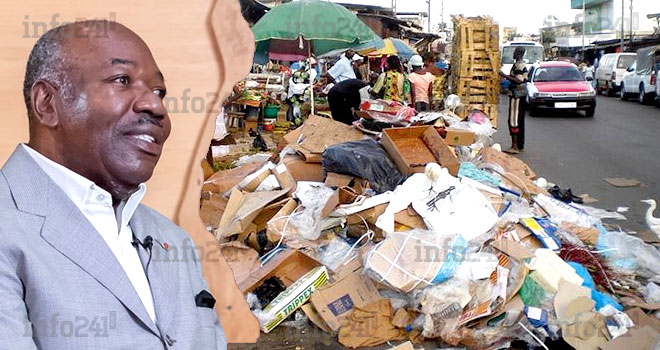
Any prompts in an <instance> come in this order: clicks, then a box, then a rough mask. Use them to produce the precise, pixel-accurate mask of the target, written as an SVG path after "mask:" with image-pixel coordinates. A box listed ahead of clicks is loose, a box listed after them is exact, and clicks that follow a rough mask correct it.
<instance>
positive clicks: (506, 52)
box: [502, 45, 543, 64]
mask: <svg viewBox="0 0 660 350" xmlns="http://www.w3.org/2000/svg"><path fill="white" fill-rule="evenodd" d="M519 46H521V47H524V48H525V56H523V60H527V62H528V63H534V62H536V61H543V48H542V47H538V46H532V45H519ZM515 49H516V46H505V47H503V48H502V64H514V63H515V61H514V60H513V51H514V50H515Z"/></svg>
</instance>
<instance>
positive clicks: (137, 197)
mask: <svg viewBox="0 0 660 350" xmlns="http://www.w3.org/2000/svg"><path fill="white" fill-rule="evenodd" d="M21 147H23V149H25V150H26V151H27V153H28V154H29V155H30V156H31V157H32V158H33V159H34V160H35V162H37V164H38V165H39V167H40V168H41V170H43V171H44V172H45V173H46V175H48V177H50V178H51V180H53V182H55V184H56V185H57V186H59V187H60V188H61V189H62V191H64V193H65V194H66V195H67V197H69V199H71V201H73V203H74V204H75V205H76V206H77V207H78V208H79V209H81V211H82V210H83V208H89V207H91V206H106V207H111V208H112V195H110V193H108V191H106V190H104V189H103V188H101V187H99V186H97V185H96V184H95V183H94V182H92V181H90V180H89V179H87V178H85V177H84V176H82V175H80V174H78V173H76V172H74V171H72V170H71V169H69V168H67V167H65V166H63V165H61V164H58V163H56V162H54V161H52V160H50V159H48V158H46V157H45V156H44V155H42V154H41V153H39V152H37V151H36V150H34V149H32V148H31V147H30V146H28V145H26V144H21ZM146 190H147V189H146V185H145V184H140V185H139V187H138V190H137V191H135V192H134V193H133V194H132V195H131V196H130V197H129V198H128V200H126V201H122V203H120V204H119V206H118V207H117V214H116V216H117V221H118V224H119V225H120V228H121V227H123V226H126V225H128V222H129V221H130V220H131V218H132V217H133V214H134V213H135V211H136V210H137V208H138V206H139V204H140V202H141V201H142V198H143V197H144V195H145V193H146Z"/></svg>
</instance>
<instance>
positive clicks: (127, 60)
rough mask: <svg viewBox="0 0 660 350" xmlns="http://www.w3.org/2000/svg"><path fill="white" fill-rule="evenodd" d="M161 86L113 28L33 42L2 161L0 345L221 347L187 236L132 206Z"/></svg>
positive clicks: (145, 170) (163, 127) (153, 157)
mask: <svg viewBox="0 0 660 350" xmlns="http://www.w3.org/2000/svg"><path fill="white" fill-rule="evenodd" d="M71 33H75V35H72V34H71ZM165 91H166V88H165V81H164V77H163V74H162V73H161V72H160V70H159V69H158V66H157V65H156V62H155V61H154V58H153V57H152V55H151V52H150V51H149V48H148V47H147V45H146V44H145V43H144V41H142V39H141V38H140V37H139V36H138V35H137V34H135V33H133V32H132V31H130V30H129V29H127V28H126V27H124V26H122V25H120V24H117V23H111V24H109V25H108V23H106V22H102V21H86V22H77V23H74V24H70V25H67V26H60V27H57V28H54V29H52V30H50V31H48V32H47V33H45V34H44V35H43V36H42V37H41V38H40V39H39V40H38V41H37V43H36V44H35V46H34V47H33V49H32V52H31V53H30V57H29V59H28V63H27V68H26V74H25V80H24V85H23V95H24V98H25V104H26V107H27V114H28V120H29V126H30V140H29V142H28V144H21V145H19V146H18V147H17V149H16V151H15V152H14V153H13V154H12V156H11V157H10V158H9V160H8V161H7V163H5V165H4V166H3V167H2V169H1V170H0V241H2V244H1V245H0V310H2V312H0V339H2V345H0V348H7V349H43V350H60V349H61V350H65V349H179V348H180V349H225V348H226V340H225V336H224V333H223V331H222V328H221V327H220V324H219V322H218V319H217V317H216V315H215V312H214V310H213V307H214V305H215V299H214V297H213V296H212V295H211V294H210V293H209V292H208V289H209V288H208V286H207V284H206V282H205V281H204V279H203V278H202V275H201V266H200V262H199V258H198V257H197V255H196V252H195V249H194V244H193V243H192V239H191V238H190V237H189V236H188V235H187V234H186V233H185V232H183V231H182V230H181V229H180V228H178V227H177V226H175V225H174V224H173V223H172V222H170V221H169V220H167V219H166V218H165V217H163V216H162V215H160V214H158V213H156V212H155V211H153V210H152V209H149V208H147V207H145V206H143V205H141V204H140V201H141V200H142V198H143V196H144V194H145V191H146V186H145V185H144V182H146V181H147V180H148V179H149V178H150V177H151V176H152V174H153V171H154V168H155V166H156V164H157V163H158V160H159V158H160V155H161V152H162V150H163V144H164V142H165V141H166V140H167V138H168V136H169V134H170V131H171V123H170V119H169V116H168V114H167V110H166V109H165V106H164V104H163V97H164V96H165Z"/></svg>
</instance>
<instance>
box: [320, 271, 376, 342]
mask: <svg viewBox="0 0 660 350" xmlns="http://www.w3.org/2000/svg"><path fill="white" fill-rule="evenodd" d="M378 299H380V294H379V293H378V290H377V289H376V286H374V284H373V282H371V280H369V279H368V278H366V277H365V276H363V275H362V274H361V269H360V268H358V269H357V270H355V271H353V272H352V273H350V274H349V275H348V276H346V277H344V278H343V279H341V280H339V281H337V282H335V283H333V284H331V285H329V286H326V287H324V288H321V289H319V290H317V291H316V292H314V294H312V298H311V302H312V305H314V308H315V309H316V310H317V311H318V313H319V315H320V316H321V318H322V319H323V321H325V323H326V324H327V325H328V327H330V329H332V330H333V331H337V330H339V328H340V327H341V326H342V321H343V320H344V319H345V318H346V317H347V316H348V315H350V314H351V313H353V309H354V308H355V307H364V306H367V305H369V304H371V303H372V302H374V301H376V300H378Z"/></svg>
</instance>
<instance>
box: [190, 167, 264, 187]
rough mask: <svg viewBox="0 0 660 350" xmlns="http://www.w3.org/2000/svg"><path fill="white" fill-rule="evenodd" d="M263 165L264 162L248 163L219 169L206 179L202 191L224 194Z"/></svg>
mask: <svg viewBox="0 0 660 350" xmlns="http://www.w3.org/2000/svg"><path fill="white" fill-rule="evenodd" d="M262 166H263V164H255V163H248V164H245V165H242V166H240V167H238V168H234V169H229V170H221V171H218V172H217V173H215V174H213V175H211V177H209V178H208V179H206V181H204V185H202V192H212V193H220V194H223V193H225V192H227V191H229V190H231V189H232V188H234V187H235V186H236V185H237V184H238V183H239V182H241V181H243V179H245V178H246V177H247V176H248V175H250V174H252V173H254V172H255V171H257V170H259V169H260V168H261V167H262Z"/></svg>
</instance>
